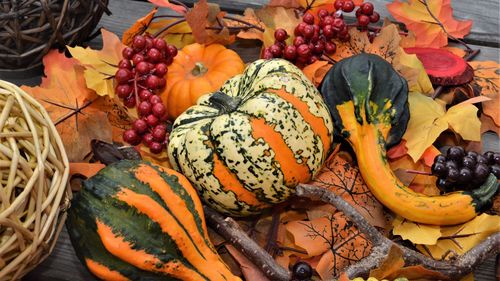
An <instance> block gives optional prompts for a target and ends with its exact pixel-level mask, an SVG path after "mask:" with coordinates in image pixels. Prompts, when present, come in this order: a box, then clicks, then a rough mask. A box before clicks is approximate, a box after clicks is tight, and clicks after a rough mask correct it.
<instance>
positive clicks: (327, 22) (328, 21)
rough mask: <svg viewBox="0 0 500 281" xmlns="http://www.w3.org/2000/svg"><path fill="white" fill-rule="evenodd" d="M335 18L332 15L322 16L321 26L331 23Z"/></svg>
mask: <svg viewBox="0 0 500 281" xmlns="http://www.w3.org/2000/svg"><path fill="white" fill-rule="evenodd" d="M334 20H335V18H334V17H332V16H326V17H324V18H323V26H327V25H333V22H334Z"/></svg>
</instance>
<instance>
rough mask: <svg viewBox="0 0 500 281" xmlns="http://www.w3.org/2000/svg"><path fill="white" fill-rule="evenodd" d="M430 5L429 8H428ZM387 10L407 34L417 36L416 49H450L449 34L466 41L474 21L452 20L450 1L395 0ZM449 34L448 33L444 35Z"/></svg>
mask: <svg viewBox="0 0 500 281" xmlns="http://www.w3.org/2000/svg"><path fill="white" fill-rule="evenodd" d="M426 3H427V5H426ZM387 9H388V10H389V12H390V13H391V15H392V16H393V17H394V18H395V19H396V20H398V21H400V22H403V23H404V24H405V25H406V27H407V28H408V30H410V31H413V32H414V33H415V37H416V41H415V46H416V47H431V48H439V47H443V46H446V45H448V35H447V34H446V33H448V34H450V35H452V36H454V37H455V38H464V36H465V35H467V34H468V33H469V32H470V29H471V27H472V20H465V21H459V20H455V19H454V18H453V9H452V8H451V0H427V1H425V2H424V1H419V0H408V1H407V2H406V1H404V2H401V1H398V0H395V1H394V2H393V3H390V4H387ZM445 30H446V32H445Z"/></svg>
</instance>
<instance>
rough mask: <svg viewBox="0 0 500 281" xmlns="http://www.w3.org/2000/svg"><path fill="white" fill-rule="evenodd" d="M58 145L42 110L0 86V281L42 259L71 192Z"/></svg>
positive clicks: (51, 244)
mask: <svg viewBox="0 0 500 281" xmlns="http://www.w3.org/2000/svg"><path fill="white" fill-rule="evenodd" d="M68 175H69V163H68V158H67V156H66V153H65V151H64V147H63V143H62V141H61V138H60V137H59V134H58V133H57V131H56V128H55V126H54V124H53V123H52V121H51V120H50V117H49V115H48V114H47V112H46V111H45V109H44V108H43V107H42V106H41V105H40V104H39V103H38V102H37V101H36V100H35V99H34V98H32V97H31V96H29V95H28V94H26V92H24V91H23V90H21V89H20V88H18V87H17V86H15V85H13V84H11V83H8V82H4V81H2V80H0V280H18V279H20V278H21V277H22V276H23V275H25V274H26V273H27V272H28V271H29V270H31V269H33V268H34V267H35V266H36V265H37V264H39V263H40V262H41V261H42V260H43V259H45V257H47V256H48V255H49V254H50V252H51V251H52V248H53V247H54V245H55V242H56V240H57V237H58V235H59V232H60V231H61V229H62V227H63V224H64V220H65V218H66V213H65V210H66V209H67V206H68V204H69V200H70V197H71V191H70V189H69V184H68Z"/></svg>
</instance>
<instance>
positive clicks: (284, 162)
mask: <svg viewBox="0 0 500 281" xmlns="http://www.w3.org/2000/svg"><path fill="white" fill-rule="evenodd" d="M250 122H251V123H250V124H251V126H252V136H253V137H254V138H255V139H259V138H263V139H264V141H265V142H266V143H267V144H268V145H269V146H270V147H271V149H272V150H273V151H274V154H275V155H274V160H275V161H276V162H278V163H279V164H280V167H281V172H282V173H283V176H284V177H285V184H286V185H287V186H295V185H296V184H298V183H301V182H308V181H309V180H310V179H311V173H310V171H309V168H308V167H307V164H306V163H305V161H304V163H302V164H299V163H297V160H296V159H295V156H294V154H293V151H292V150H291V149H290V147H288V145H287V144H286V143H285V140H284V139H283V136H282V135H281V134H280V133H278V132H276V131H275V130H274V127H272V126H270V125H268V124H267V123H266V121H265V120H264V119H257V118H252V119H251V121H250Z"/></svg>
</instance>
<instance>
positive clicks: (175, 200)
mask: <svg viewBox="0 0 500 281" xmlns="http://www.w3.org/2000/svg"><path fill="white" fill-rule="evenodd" d="M163 171H164V172H166V169H164V170H163ZM167 173H168V172H167ZM171 174H173V173H171ZM135 176H136V178H137V179H138V180H140V181H142V182H143V183H146V184H148V185H149V186H150V187H151V189H152V190H153V191H154V192H156V193H158V194H159V195H160V197H161V199H163V201H164V202H165V204H166V205H167V207H168V209H169V210H170V211H171V212H172V214H173V215H174V217H176V218H177V220H178V221H179V222H180V223H181V224H182V225H183V226H184V228H185V229H186V230H187V232H188V233H190V234H191V238H192V239H193V241H194V243H195V244H196V245H198V249H200V251H201V252H202V253H203V254H204V255H205V254H206V253H205V252H206V251H203V250H207V248H206V247H203V245H201V244H204V243H205V242H204V239H203V237H202V236H201V235H204V234H206V233H207V232H206V231H205V230H204V231H205V233H202V234H201V235H200V234H198V235H196V234H197V233H199V230H198V226H197V225H196V221H195V219H194V215H193V213H192V212H191V211H190V210H189V209H188V206H187V205H186V201H184V200H183V199H182V198H181V197H180V196H179V195H177V194H176V193H175V192H174V191H173V190H172V188H171V187H170V186H169V185H168V184H167V182H166V181H165V180H163V178H162V177H161V176H160V174H159V173H158V172H157V171H156V170H155V169H153V168H152V167H150V166H148V165H146V164H141V165H139V167H138V168H137V169H136V171H135ZM175 176H177V177H178V178H179V184H181V185H183V186H184V190H186V191H187V192H188V194H189V195H190V196H191V198H193V199H195V200H193V201H195V202H194V203H195V208H196V211H197V212H198V213H199V215H200V218H204V216H203V209H202V207H201V203H200V201H199V200H196V199H198V195H196V191H195V190H194V189H193V187H192V186H191V183H189V181H187V180H186V178H185V177H184V176H183V175H181V174H179V173H177V175H175ZM210 252H211V251H210Z"/></svg>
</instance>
